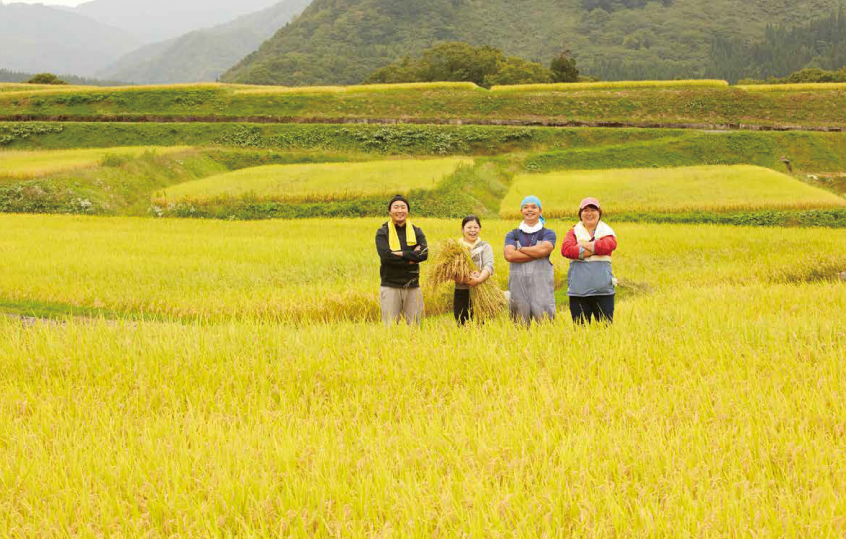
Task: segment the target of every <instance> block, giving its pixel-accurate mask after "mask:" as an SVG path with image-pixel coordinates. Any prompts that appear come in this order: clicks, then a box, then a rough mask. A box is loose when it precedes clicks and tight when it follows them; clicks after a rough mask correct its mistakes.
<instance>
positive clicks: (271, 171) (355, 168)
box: [157, 157, 473, 204]
mask: <svg viewBox="0 0 846 539" xmlns="http://www.w3.org/2000/svg"><path fill="white" fill-rule="evenodd" d="M459 166H470V167H472V166H473V160H472V159H468V158H461V157H448V158H443V159H426V160H423V159H394V160H389V161H370V162H366V163H329V164H307V165H265V166H260V167H251V168H248V169H243V170H238V171H235V172H229V173H225V174H220V175H216V176H211V177H209V178H204V179H201V180H194V181H190V182H185V183H181V184H179V185H175V186H173V187H169V188H167V189H165V190H164V191H163V192H162V193H160V196H159V197H157V198H159V199H161V201H162V203H163V204H166V203H168V202H174V203H176V202H210V201H214V200H215V199H232V198H235V199H238V198H246V199H250V200H253V201H278V202H293V203H296V202H334V201H340V200H355V199H359V198H362V197H372V196H380V195H381V196H391V195H393V194H396V193H402V194H408V193H409V192H410V191H411V190H430V189H435V188H436V187H437V186H438V185H439V184H440V182H441V181H442V180H443V179H444V177H446V176H449V175H451V174H453V173H454V172H455V170H456V169H457V168H458V167H459Z"/></svg>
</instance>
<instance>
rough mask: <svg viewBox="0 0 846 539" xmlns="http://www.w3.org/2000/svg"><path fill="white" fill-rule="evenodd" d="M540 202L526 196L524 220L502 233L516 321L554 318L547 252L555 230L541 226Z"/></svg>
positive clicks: (552, 281) (552, 244)
mask: <svg viewBox="0 0 846 539" xmlns="http://www.w3.org/2000/svg"><path fill="white" fill-rule="evenodd" d="M542 212H543V209H542V207H541V201H540V199H539V198H538V197H536V196H527V197H526V198H524V199H523V202H522V204H521V205H520V213H522V214H523V222H522V223H520V226H519V227H518V228H515V229H514V230H512V231H511V232H509V233H508V235H506V236H505V260H506V261H508V262H509V263H510V265H511V266H510V271H509V274H508V291H509V296H510V300H509V306H510V309H511V316H512V318H514V320H515V321H518V322H523V323H525V324H526V325H528V324H530V323H531V322H532V320H535V321H542V320H552V319H554V318H555V273H554V271H553V267H552V262H550V260H549V255H550V253H552V251H553V249H555V241H556V239H557V238H556V236H555V232H553V231H552V230H550V229H548V228H546V227H545V226H544V218H543V216H542Z"/></svg>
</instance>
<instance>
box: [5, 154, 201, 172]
mask: <svg viewBox="0 0 846 539" xmlns="http://www.w3.org/2000/svg"><path fill="white" fill-rule="evenodd" d="M188 149H190V148H188V147H184V146H132V147H123V148H121V147H117V148H96V149H90V150H46V151H45V150H39V151H18V150H0V178H14V179H23V178H32V177H35V176H42V175H46V174H54V173H57V172H65V171H68V170H74V169H79V168H89V167H94V166H97V165H98V164H100V163H101V162H102V161H103V159H104V158H106V157H107V156H116V157H138V156H140V155H143V154H144V153H146V152H156V153H159V154H168V153H176V152H183V151H186V150H188Z"/></svg>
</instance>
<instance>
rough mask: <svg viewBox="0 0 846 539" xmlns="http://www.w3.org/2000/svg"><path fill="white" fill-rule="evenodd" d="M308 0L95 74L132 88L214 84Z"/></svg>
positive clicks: (159, 47) (196, 34)
mask: <svg viewBox="0 0 846 539" xmlns="http://www.w3.org/2000/svg"><path fill="white" fill-rule="evenodd" d="M309 2H310V0H283V1H282V2H279V3H278V4H276V5H274V6H271V7H269V8H267V9H264V10H262V11H259V12H256V13H251V14H249V15H244V16H242V17H239V18H238V19H236V20H234V21H232V22H230V23H227V24H222V25H219V26H215V27H213V28H208V29H204V30H195V31H193V32H189V33H188V34H185V35H184V36H181V37H179V38H176V39H171V40H167V41H164V42H160V43H155V44H152V45H146V46H144V47H141V48H140V49H138V50H136V51H133V52H131V53H129V54H127V55H126V56H124V57H122V58H120V59H119V60H118V61H117V62H116V63H114V64H112V65H111V66H109V67H108V68H106V69H104V70H103V71H101V72H100V73H99V75H100V76H101V77H103V78H108V79H118V80H125V81H128V82H137V83H163V84H164V83H175V82H201V81H214V80H216V79H217V77H218V76H219V75H220V74H221V73H223V72H224V71H226V70H227V69H229V68H230V67H232V66H233V65H234V64H235V63H236V62H237V61H238V60H240V59H241V58H243V57H244V56H245V55H247V54H249V53H250V52H252V51H254V50H255V49H257V48H258V46H259V45H260V44H261V43H262V41H264V40H265V39H267V38H268V37H270V36H271V35H273V33H274V32H275V31H276V30H277V29H279V28H281V27H283V26H285V24H287V23H288V22H289V21H290V20H291V19H293V18H294V17H295V16H296V15H298V14H299V13H300V12H301V11H302V10H303V9H304V8H305V7H306V6H307V5H308V3H309Z"/></svg>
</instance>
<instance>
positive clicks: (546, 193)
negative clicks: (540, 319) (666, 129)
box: [500, 165, 846, 217]
mask: <svg viewBox="0 0 846 539" xmlns="http://www.w3.org/2000/svg"><path fill="white" fill-rule="evenodd" d="M527 194H534V195H537V196H538V197H540V199H541V202H543V210H544V215H546V216H547V217H561V216H575V215H576V213H577V211H578V206H579V201H580V200H581V199H582V198H584V197H587V196H593V197H596V198H598V199H599V201H600V203H601V204H602V208H603V210H605V211H607V212H609V213H613V212H617V213H623V212H682V211H692V210H701V211H729V210H754V209H806V208H834V207H842V206H846V199H844V198H843V197H841V196H838V195H836V194H834V193H831V192H829V191H825V190H823V189H820V188H817V187H813V186H810V185H807V184H804V183H802V182H800V181H798V180H796V179H794V178H792V177H790V176H788V175H786V174H782V173H779V172H776V171H774V170H771V169H768V168H763V167H755V166H748V165H734V166H696V167H679V168H661V169H658V168H654V169H617V170H578V171H561V172H552V173H548V174H522V175H519V176H517V177H516V178H515V179H514V181H513V183H512V185H511V189H510V190H509V192H508V194H507V195H506V196H505V198H504V199H503V200H502V204H501V207H500V211H501V214H502V216H503V217H517V216H519V214H520V202H521V201H522V199H523V197H524V196H525V195H527Z"/></svg>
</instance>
